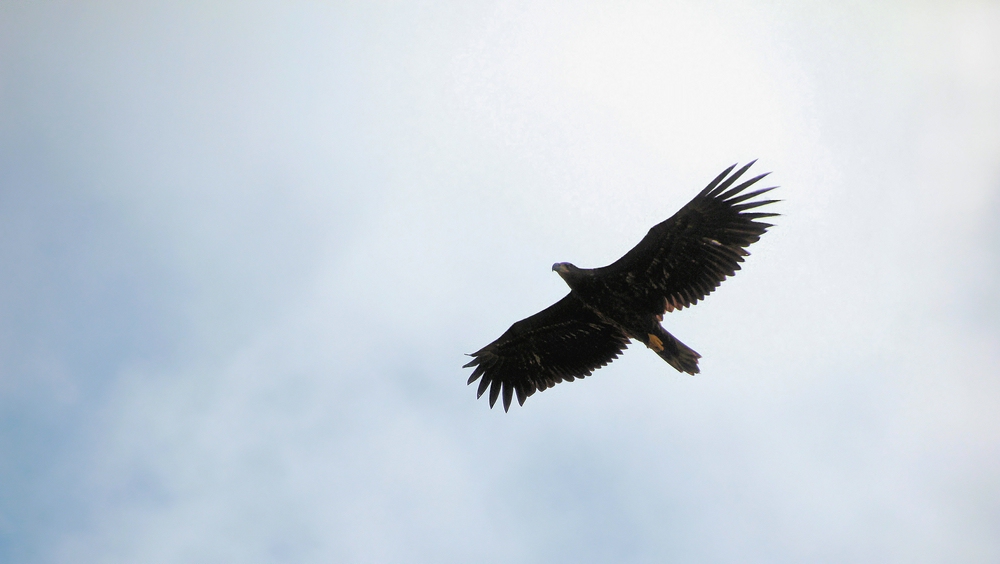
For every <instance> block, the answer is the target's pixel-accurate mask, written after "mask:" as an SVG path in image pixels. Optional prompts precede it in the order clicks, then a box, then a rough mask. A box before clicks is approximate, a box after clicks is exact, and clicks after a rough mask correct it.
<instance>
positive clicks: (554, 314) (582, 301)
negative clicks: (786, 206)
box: [465, 162, 777, 411]
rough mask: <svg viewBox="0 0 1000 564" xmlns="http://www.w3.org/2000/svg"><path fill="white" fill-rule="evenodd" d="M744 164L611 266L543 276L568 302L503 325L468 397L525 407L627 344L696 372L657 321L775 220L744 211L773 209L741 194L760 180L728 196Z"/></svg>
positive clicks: (717, 275)
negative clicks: (557, 280)
mask: <svg viewBox="0 0 1000 564" xmlns="http://www.w3.org/2000/svg"><path fill="white" fill-rule="evenodd" d="M752 164H753V162H750V163H749V164H747V165H745V166H744V167H742V168H740V169H739V170H737V171H736V172H735V173H732V174H730V173H731V172H732V171H733V169H734V168H736V165H733V166H731V167H729V168H727V169H726V170H725V171H723V172H722V174H720V175H719V176H718V177H716V178H715V179H714V180H713V181H712V182H710V183H709V185H708V186H707V187H705V189H704V190H702V191H701V192H700V193H699V194H698V195H697V196H695V197H694V199H692V200H691V201H690V202H688V204H687V205H685V206H684V207H683V208H681V209H680V211H678V212H677V213H675V214H674V215H673V216H672V217H671V218H670V219H668V220H666V221H664V222H662V223H660V224H658V225H656V226H654V227H653V228H652V229H650V230H649V232H648V233H647V234H646V236H645V237H643V239H642V241H640V242H639V244H638V245H636V246H635V247H634V248H632V250H630V251H629V252H627V253H625V255H624V256H623V257H621V258H620V259H618V260H617V261H615V262H614V263H612V264H610V265H608V266H605V267H602V268H593V269H584V268H577V267H576V266H574V265H572V264H570V263H557V264H555V265H553V267H552V269H553V270H555V271H556V272H558V273H559V275H560V276H561V277H562V278H563V280H565V281H566V283H567V284H568V285H569V287H570V293H569V294H568V295H566V297H564V298H563V299H561V300H559V301H558V302H556V303H555V304H553V305H551V306H549V307H548V308H546V309H544V310H542V311H540V312H538V313H536V314H535V315H532V316H531V317H528V318H526V319H522V320H521V321H518V322H517V323H515V324H513V325H511V327H510V329H508V330H507V331H506V332H505V333H504V334H503V335H501V336H500V338H499V339H497V340H496V341H493V342H492V343H490V344H489V345H486V346H485V347H483V348H482V349H480V350H479V351H477V352H474V353H472V354H471V355H470V356H472V357H473V359H472V361H471V362H469V363H468V364H466V365H465V367H466V368H467V367H475V368H474V370H473V372H472V376H471V377H470V378H469V384H472V383H473V382H475V381H476V380H480V379H481V380H480V382H479V390H478V395H477V397H481V396H482V395H483V394H484V393H485V392H486V390H487V389H489V391H490V407H493V405H494V404H496V401H497V398H499V397H500V395H501V393H502V394H503V407H504V411H506V410H508V409H509V408H510V403H511V399H512V398H513V397H514V395H515V394H516V395H517V401H518V403H519V404H521V405H523V404H524V400H525V399H527V398H528V397H529V396H531V395H532V394H534V393H535V392H536V391H539V390H545V389H546V388H551V387H552V386H554V385H556V384H558V383H559V382H562V381H568V382H572V381H573V380H575V379H577V378H583V377H586V376H589V375H590V374H592V373H593V371H594V370H596V369H598V368H600V367H602V366H604V365H606V364H608V363H609V362H611V361H612V360H614V359H616V358H618V355H620V354H621V353H622V351H623V350H625V348H626V347H627V346H628V344H629V342H630V340H631V339H635V340H637V341H640V342H641V343H643V344H645V345H646V346H647V347H649V348H650V349H652V350H653V351H654V352H656V354H657V355H659V356H660V358H662V359H663V360H665V361H666V362H667V363H668V364H670V366H672V367H674V368H675V369H677V370H678V371H679V372H686V373H688V374H697V373H698V371H699V370H698V359H699V358H700V357H701V355H699V354H698V353H696V352H695V351H693V350H691V349H690V348H689V347H688V346H687V345H685V344H684V343H682V342H680V341H679V340H677V339H676V338H675V337H674V336H673V335H671V334H670V333H668V332H667V331H666V330H665V329H663V327H662V326H661V325H660V321H662V319H663V314H664V313H667V312H671V311H674V310H675V309H681V308H684V307H689V306H692V305H694V304H695V303H697V302H698V301H699V300H701V299H704V298H705V296H707V295H708V294H709V293H711V292H712V291H713V290H714V289H715V288H716V287H718V286H719V284H720V283H722V281H723V280H725V279H726V278H727V277H729V276H733V275H734V274H736V271H737V270H739V269H740V265H739V263H741V262H743V257H745V256H747V255H748V254H749V253H747V251H746V247H748V246H749V245H750V244H751V243H754V242H755V241H757V240H758V239H760V236H761V235H762V234H764V232H765V231H767V228H768V227H771V225H770V224H769V223H764V222H761V221H757V220H759V219H761V218H765V217H771V216H775V215H777V214H773V213H761V212H756V211H749V210H753V209H754V208H758V207H760V206H763V205H766V204H770V203H772V202H775V201H776V200H761V199H754V198H756V197H757V196H760V195H761V194H764V193H765V192H768V191H770V190H772V189H774V187H770V188H764V189H760V190H754V191H751V192H745V190H746V189H747V188H748V187H750V186H751V185H753V184H754V183H756V182H757V181H758V180H760V179H761V178H763V177H765V176H767V173H765V174H761V175H759V176H755V177H753V178H751V179H749V180H747V181H745V182H743V183H741V184H739V185H737V186H735V187H733V184H734V183H735V182H736V180H737V179H739V178H740V176H742V175H743V173H745V172H746V171H747V169H749V168H750V166H751V165H752Z"/></svg>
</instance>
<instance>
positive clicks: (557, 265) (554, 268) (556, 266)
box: [552, 262, 559, 272]
mask: <svg viewBox="0 0 1000 564" xmlns="http://www.w3.org/2000/svg"><path fill="white" fill-rule="evenodd" d="M552 272H559V263H558V262H557V263H555V264H553V265H552Z"/></svg>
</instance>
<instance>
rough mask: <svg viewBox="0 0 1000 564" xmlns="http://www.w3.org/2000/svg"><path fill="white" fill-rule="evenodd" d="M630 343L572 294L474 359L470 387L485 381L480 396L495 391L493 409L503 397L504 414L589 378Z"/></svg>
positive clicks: (513, 328) (519, 324) (525, 321)
mask: <svg viewBox="0 0 1000 564" xmlns="http://www.w3.org/2000/svg"><path fill="white" fill-rule="evenodd" d="M628 342H629V339H628V337H626V336H625V335H624V334H623V333H622V332H621V331H620V330H618V329H617V328H616V327H614V326H613V325H609V324H607V323H605V322H604V321H603V320H602V319H601V318H600V317H599V316H598V315H597V314H596V313H594V312H593V311H592V310H590V309H588V308H587V307H586V306H584V305H583V302H581V301H580V299H579V298H577V297H576V296H575V295H573V294H569V295H567V296H566V297H565V298H563V299H561V300H559V301H558V302H556V303H555V304H553V305H551V306H549V307H548V308H546V309H544V310H542V311H540V312H538V313H536V314H535V315H532V316H531V317H528V318H526V319H522V320H521V321H518V322H517V323H515V324H513V325H511V327H510V329H508V330H507V332H506V333H504V334H503V335H501V336H500V338H499V339H497V340H496V341H493V342H492V343H490V344H489V345H486V346H485V347H483V348H482V349H481V350H479V351H478V352H474V353H472V354H471V355H470V356H473V357H475V358H473V359H472V361H471V362H469V363H468V364H466V365H465V367H466V368H467V367H470V366H475V367H476V369H475V370H474V371H473V372H472V376H471V377H470V378H469V384H471V383H473V382H475V381H476V380H477V379H479V378H480V377H481V378H482V381H481V382H480V383H479V390H478V396H477V397H481V396H482V395H483V393H485V392H486V389H487V388H489V389H490V407H493V404H495V403H496V401H497V397H499V396H500V393H501V391H502V393H503V409H504V411H507V410H508V409H509V408H510V401H511V398H512V397H513V395H514V393H517V402H518V403H519V404H521V405H524V400H525V399H526V398H527V397H528V396H530V395H532V394H534V393H535V392H536V391H539V390H545V389H546V388H551V387H552V386H555V385H556V384H558V383H559V382H562V381H563V380H566V381H568V382H572V381H573V380H574V379H576V378H583V377H585V376H589V375H590V374H591V373H592V372H593V371H594V370H596V369H598V368H600V367H602V366H604V365H606V364H608V363H609V362H611V361H612V360H614V359H615V358H618V355H619V354H621V352H622V351H623V350H625V347H627V346H628Z"/></svg>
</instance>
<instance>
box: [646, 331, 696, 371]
mask: <svg viewBox="0 0 1000 564" xmlns="http://www.w3.org/2000/svg"><path fill="white" fill-rule="evenodd" d="M658 333H659V334H658V335H657V337H659V340H660V341H661V343H662V348H660V347H656V348H654V349H653V350H655V351H656V354H658V355H660V358H662V359H663V360H665V361H667V364H669V365H670V366H673V367H674V368H676V369H677V371H678V372H686V373H688V374H691V375H692V376H693V375H695V374H697V373H698V372H700V370H699V369H698V359H699V358H701V355H700V354H698V353H696V352H695V351H694V350H693V349H692V348H691V347H689V346H687V345H685V344H684V343H682V342H680V341H678V340H677V338H676V337H674V336H673V335H671V334H670V333H668V332H667V331H666V330H665V329H663V328H662V327H661V328H660V330H659V332H658ZM657 349H659V350H657Z"/></svg>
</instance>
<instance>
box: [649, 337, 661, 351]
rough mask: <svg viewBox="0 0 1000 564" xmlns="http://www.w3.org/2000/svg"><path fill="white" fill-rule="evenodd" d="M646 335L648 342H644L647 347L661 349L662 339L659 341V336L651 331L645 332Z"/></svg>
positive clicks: (655, 349)
mask: <svg viewBox="0 0 1000 564" xmlns="http://www.w3.org/2000/svg"><path fill="white" fill-rule="evenodd" d="M647 337H649V343H647V344H646V346H647V347H649V348H651V349H653V350H654V351H656V352H662V351H663V341H661V340H660V338H659V337H657V336H656V335H654V334H652V333H649V334H647Z"/></svg>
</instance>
